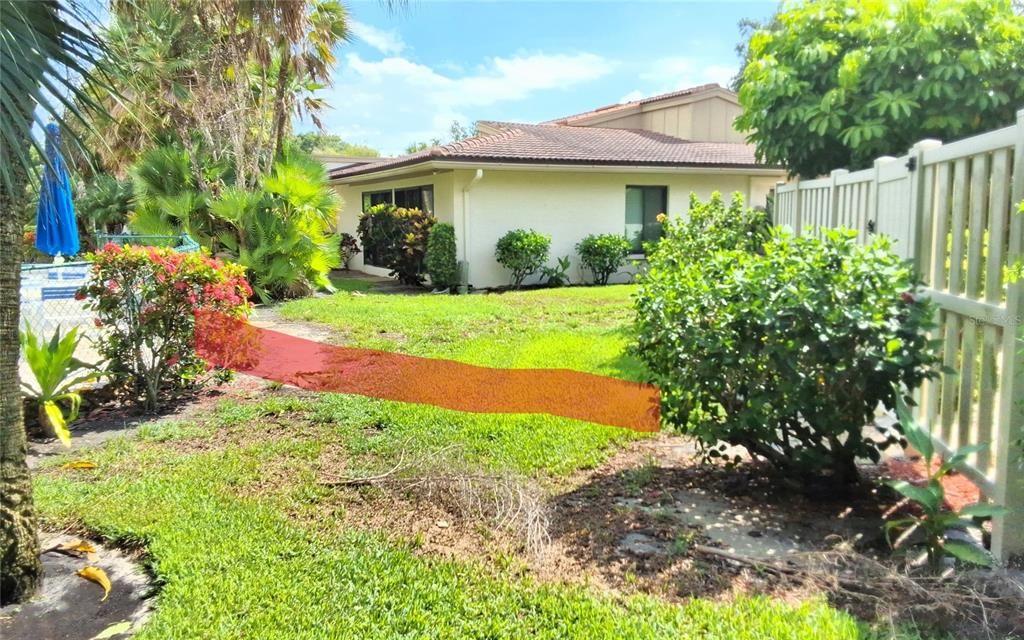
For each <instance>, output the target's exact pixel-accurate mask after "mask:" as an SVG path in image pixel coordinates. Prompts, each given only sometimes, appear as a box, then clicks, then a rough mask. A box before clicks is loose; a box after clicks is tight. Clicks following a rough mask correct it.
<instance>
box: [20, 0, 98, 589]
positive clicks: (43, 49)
mask: <svg viewBox="0 0 1024 640" xmlns="http://www.w3.org/2000/svg"><path fill="white" fill-rule="evenodd" d="M92 23H93V18H92V16H90V15H89V12H88V10H87V9H85V8H84V7H83V6H82V5H81V4H79V3H78V2H77V1H76V0H65V2H63V3H62V5H58V3H57V1H56V0H37V1H35V2H23V1H19V0H0V69H2V70H3V72H2V73H0V604H7V603H11V602H20V601H22V600H24V599H26V598H27V597H29V596H31V595H32V593H33V592H34V591H35V589H36V587H37V585H38V584H39V581H40V579H41V577H42V567H41V564H40V560H39V540H38V535H37V529H36V517H35V511H34V508H33V502H32V482H31V478H30V476H29V470H28V465H27V462H26V438H25V423H24V419H23V416H22V399H21V388H20V382H19V378H18V322H19V306H20V278H21V231H22V227H21V220H20V219H19V216H17V215H15V212H17V211H18V209H19V204H20V203H22V202H23V201H24V199H25V198H26V192H27V187H28V184H29V181H30V179H31V174H32V173H33V172H34V171H35V167H34V166H33V165H32V157H31V155H30V150H31V149H32V148H33V147H34V146H38V144H39V143H38V141H37V140H36V138H35V137H34V136H33V135H32V132H31V129H32V124H33V122H37V121H38V115H37V109H40V110H41V111H42V112H48V113H49V114H50V115H51V116H52V117H53V118H54V119H56V120H57V121H58V122H59V123H60V122H65V121H67V120H69V119H75V120H78V121H79V124H80V123H81V120H83V119H84V118H83V116H84V113H83V112H85V111H88V110H90V109H93V108H95V106H96V105H95V103H94V102H92V100H91V99H90V98H89V97H88V96H86V95H84V94H83V93H82V92H81V91H80V89H79V88H78V85H77V82H76V80H77V78H89V77H91V76H93V75H96V74H94V72H93V70H92V65H93V63H94V62H95V60H96V55H97V53H99V52H100V51H101V50H102V47H103V45H102V42H100V41H99V40H98V39H97V38H96V37H95V35H94V34H93V32H92V30H91V28H90V27H89V25H90V24H92ZM72 142H73V140H72Z"/></svg>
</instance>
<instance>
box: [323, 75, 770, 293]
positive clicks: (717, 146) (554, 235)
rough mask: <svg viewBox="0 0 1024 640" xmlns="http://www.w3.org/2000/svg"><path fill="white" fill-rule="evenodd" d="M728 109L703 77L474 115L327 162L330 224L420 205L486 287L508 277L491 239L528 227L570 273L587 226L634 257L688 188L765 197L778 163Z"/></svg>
mask: <svg viewBox="0 0 1024 640" xmlns="http://www.w3.org/2000/svg"><path fill="white" fill-rule="evenodd" d="M739 113H740V106H739V104H738V103H737V100H736V95H735V94H734V93H732V92H731V91H728V90H726V89H723V88H722V87H720V86H718V85H715V84H711V85H703V86H699V87H693V88H690V89H685V90H682V91H676V92H673V93H667V94H664V95H659V96H655V97H652V98H646V99H643V100H637V101H634V102H627V103H624V104H616V105H611V106H607V107H602V108H600V109H595V110H593V111H588V112H586V113H581V114H577V115H573V116H568V117H565V118H560V119H557V120H551V121H549V122H543V123H540V124H519V123H511V122H481V123H479V129H480V134H479V135H478V136H476V137H473V138H469V139H467V140H463V141H461V142H454V143H451V144H447V145H443V146H439V147H434V148H432V149H427V150H424V151H420V152H418V153H413V154H410V155H405V156H399V157H394V158H382V159H378V160H377V161H375V162H369V163H362V164H357V165H351V166H347V167H341V168H337V169H334V170H332V171H331V172H330V177H331V183H332V184H333V185H334V186H335V188H336V189H337V191H338V193H339V194H340V195H341V196H342V198H343V200H344V205H343V208H342V210H341V212H340V213H339V220H338V223H339V230H340V231H344V232H348V233H351V234H353V235H356V226H357V224H358V220H359V215H360V213H361V212H362V211H363V210H364V209H365V208H367V207H369V206H372V205H376V204H380V203H385V202H390V203H394V204H396V205H398V206H403V207H419V208H421V209H426V210H429V211H431V212H432V213H433V214H434V215H435V216H436V217H437V219H438V220H439V221H440V222H447V223H450V224H452V225H453V226H454V227H455V234H456V245H457V251H458V259H459V260H465V261H467V262H468V277H469V282H470V284H472V285H473V286H475V287H495V286H500V285H506V284H508V282H509V274H508V272H507V271H506V270H505V269H503V268H502V267H501V265H499V264H498V263H497V261H496V260H495V258H494V248H495V244H496V243H497V241H498V239H499V238H500V237H501V236H502V235H504V234H505V233H506V232H508V231H510V230H512V229H517V228H523V229H535V230H537V231H540V232H542V233H545V234H548V235H550V236H551V253H550V258H551V262H552V263H553V262H554V260H555V258H557V257H561V256H567V255H568V256H571V258H572V264H573V266H572V269H571V271H570V277H571V278H572V280H573V281H574V282H579V281H581V280H582V279H583V274H582V273H581V272H580V267H579V263H578V259H577V256H576V255H575V245H576V243H577V242H579V240H580V239H582V238H583V237H584V236H586V235H588V234H591V233H624V234H626V236H627V237H628V238H630V240H631V241H633V243H634V247H635V250H634V256H633V257H636V258H642V251H643V249H642V247H643V242H644V241H649V240H655V239H656V238H657V237H658V234H659V233H660V231H661V225H660V223H658V222H657V220H656V217H657V215H658V214H659V213H662V212H667V213H669V214H670V215H684V214H685V213H686V211H687V208H688V204H689V196H690V192H695V193H696V194H697V195H698V196H700V197H701V198H706V197H708V196H709V195H710V194H711V193H712V192H713V191H721V192H722V193H723V194H727V193H732V192H734V191H739V192H741V193H743V194H744V195H745V197H746V199H747V202H748V203H749V204H750V205H752V206H756V205H763V204H765V199H766V196H767V194H768V192H769V190H770V189H771V188H772V187H773V186H774V185H775V183H776V182H777V181H778V180H780V179H783V178H784V176H785V172H784V171H783V170H782V169H781V168H778V167H770V166H765V165H762V164H759V163H758V162H757V161H756V159H755V157H754V149H753V147H751V146H750V145H747V144H746V143H745V142H744V139H743V135H742V134H741V133H740V132H738V131H736V130H735V129H734V128H733V126H732V122H733V120H734V119H735V118H736V116H737V115H739ZM373 262H374V256H373V251H372V247H371V248H370V250H369V251H365V250H364V252H363V253H362V254H360V255H359V256H357V257H356V258H355V259H354V260H353V262H352V267H353V268H354V269H357V270H361V271H364V272H368V273H373V274H379V275H386V274H387V272H388V270H387V269H383V268H381V267H380V266H379V265H375V264H374V263H373ZM630 269H632V267H629V268H624V269H623V272H622V273H620V274H618V275H617V276H616V277H615V278H614V279H613V281H619V282H622V281H626V280H628V279H630V278H631V275H630V274H629V273H628V271H629V270H630ZM538 279H539V276H537V275H535V276H533V277H532V279H531V280H527V282H536V281H537V280H538Z"/></svg>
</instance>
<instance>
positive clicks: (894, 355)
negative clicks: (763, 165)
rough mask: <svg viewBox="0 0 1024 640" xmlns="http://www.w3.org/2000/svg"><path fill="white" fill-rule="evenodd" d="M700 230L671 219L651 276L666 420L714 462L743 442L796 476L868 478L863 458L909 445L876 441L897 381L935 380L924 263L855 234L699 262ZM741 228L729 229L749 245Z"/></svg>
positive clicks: (653, 376)
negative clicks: (862, 471)
mask: <svg viewBox="0 0 1024 640" xmlns="http://www.w3.org/2000/svg"><path fill="white" fill-rule="evenodd" d="M699 217H700V216H698V219H699ZM695 224H699V220H698V221H696V222H695ZM692 226H693V225H692V224H690V223H688V222H685V221H676V222H669V223H668V224H667V225H666V236H665V238H663V239H662V241H661V242H660V243H659V244H658V246H657V248H656V250H655V251H654V252H653V253H652V254H651V255H650V256H649V269H648V270H647V272H646V273H644V274H641V275H640V276H639V277H638V281H639V283H640V288H639V290H638V292H637V297H636V304H635V307H636V311H637V317H636V321H635V326H636V331H637V334H638V341H637V344H636V345H635V347H634V348H633V349H632V351H633V353H634V354H635V355H636V356H637V357H638V358H639V359H640V360H641V361H642V362H643V363H644V364H645V365H646V366H647V369H648V371H649V376H650V380H651V381H652V382H654V383H655V384H657V385H658V386H659V387H660V388H661V391H662V412H663V413H662V415H663V418H664V420H665V421H666V422H667V423H668V424H670V425H673V426H675V427H678V428H679V429H681V430H682V431H684V432H686V433H689V434H692V435H694V436H695V437H696V438H697V439H698V440H699V441H700V443H701V444H702V445H703V447H704V448H705V454H706V455H707V456H709V457H717V456H721V455H722V454H721V451H722V450H723V449H724V448H725V444H728V445H740V446H742V447H744V448H746V449H747V451H749V452H750V453H751V454H752V455H754V456H756V457H760V458H763V459H765V460H767V461H768V462H770V463H771V464H773V465H775V466H776V467H778V468H779V469H781V470H783V471H785V472H788V473H791V474H795V475H810V474H818V473H822V472H827V473H830V474H831V475H832V476H833V478H835V479H836V480H838V481H847V480H851V479H854V478H855V477H856V474H857V471H856V467H855V466H854V460H855V458H858V457H860V458H870V459H872V460H877V459H878V457H879V447H885V446H888V445H889V444H892V443H895V442H897V440H898V433H896V432H888V433H884V434H881V435H883V436H886V437H885V438H882V439H881V440H879V441H878V442H875V441H873V440H870V439H868V438H866V437H865V435H864V433H863V429H864V426H865V425H867V424H869V423H871V422H872V419H873V417H874V415H873V414H874V410H875V408H876V407H877V405H878V403H879V402H883V403H885V404H886V405H887V406H893V400H894V398H893V390H892V385H893V383H902V384H903V385H905V386H906V387H908V388H914V387H916V386H917V385H919V384H920V383H921V382H922V380H924V379H925V378H926V377H932V376H934V375H935V371H934V367H935V365H936V363H937V356H936V352H935V350H934V346H933V345H932V344H930V343H929V341H928V339H927V337H926V336H925V333H924V332H925V330H926V329H928V328H929V327H931V325H932V321H931V318H932V315H933V306H932V305H931V303H930V302H928V301H927V299H925V298H923V297H919V296H918V295H917V294H918V293H919V291H920V289H919V283H918V281H917V280H916V278H915V276H914V275H913V273H912V271H911V268H910V266H909V265H908V264H906V263H904V262H903V261H902V260H900V259H899V258H898V257H897V256H896V255H895V254H893V253H892V252H891V251H890V250H889V242H888V240H886V239H884V238H878V239H876V240H875V241H874V242H873V243H872V244H870V245H868V246H861V245H858V244H857V243H856V242H855V240H854V236H855V234H854V233H853V232H851V231H831V232H827V233H826V234H825V237H824V238H822V239H819V238H813V237H806V238H794V237H792V236H790V235H787V234H785V233H784V232H782V231H776V232H775V234H774V235H772V236H771V237H770V238H769V240H768V241H767V242H766V243H765V244H764V245H763V246H762V247H760V251H761V252H762V253H757V252H752V251H749V250H744V249H748V248H749V246H748V247H745V248H744V249H741V250H735V249H734V250H720V251H714V252H712V253H708V254H704V255H702V256H700V255H698V256H695V255H694V254H692V253H691V252H690V249H691V248H692V246H693V244H692V241H693V240H694V239H695V236H694V235H693V234H694V229H693V228H692ZM736 231H737V230H736V229H732V230H729V229H719V232H720V233H722V234H723V235H725V236H731V237H732V238H733V239H736V240H738V243H739V244H740V245H745V244H748V245H749V244H750V243H748V239H749V236H747V235H745V234H743V233H736ZM721 443H725V444H721Z"/></svg>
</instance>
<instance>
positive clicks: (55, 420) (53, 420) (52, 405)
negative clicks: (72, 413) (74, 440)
mask: <svg viewBox="0 0 1024 640" xmlns="http://www.w3.org/2000/svg"><path fill="white" fill-rule="evenodd" d="M43 411H45V412H46V417H47V418H49V419H50V425H51V426H52V427H53V432H54V433H56V434H57V437H58V438H60V441H61V442H63V443H64V446H65V447H70V446H71V432H70V431H68V425H67V423H66V422H64V412H63V411H61V410H60V407H58V406H57V403H56V402H54V401H52V400H47V401H46V402H44V403H43Z"/></svg>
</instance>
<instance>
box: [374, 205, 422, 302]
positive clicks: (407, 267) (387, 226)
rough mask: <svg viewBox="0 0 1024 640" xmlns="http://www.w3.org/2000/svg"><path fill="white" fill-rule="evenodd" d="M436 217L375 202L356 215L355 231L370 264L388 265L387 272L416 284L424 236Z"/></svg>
mask: <svg viewBox="0 0 1024 640" xmlns="http://www.w3.org/2000/svg"><path fill="white" fill-rule="evenodd" d="M436 221H437V220H436V218H434V216H432V215H430V214H429V213H427V212H425V211H421V210H419V209H405V208H403V207H396V206H395V205H393V204H378V205H376V206H373V207H370V208H369V209H367V210H366V211H364V212H363V215H361V216H360V217H359V226H358V228H357V231H356V232H357V233H358V234H359V239H360V240H362V243H363V251H364V252H365V256H366V260H367V261H368V262H369V263H370V264H372V265H376V266H380V267H384V268H385V269H391V276H392V277H396V278H398V280H399V281H401V282H403V283H405V284H412V285H419V284H422V283H423V259H424V257H425V256H426V253H427V236H428V234H429V233H430V229H431V227H433V226H434V224H435V222H436Z"/></svg>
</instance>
